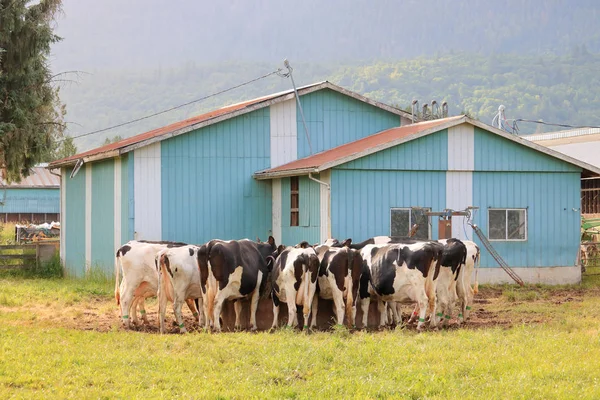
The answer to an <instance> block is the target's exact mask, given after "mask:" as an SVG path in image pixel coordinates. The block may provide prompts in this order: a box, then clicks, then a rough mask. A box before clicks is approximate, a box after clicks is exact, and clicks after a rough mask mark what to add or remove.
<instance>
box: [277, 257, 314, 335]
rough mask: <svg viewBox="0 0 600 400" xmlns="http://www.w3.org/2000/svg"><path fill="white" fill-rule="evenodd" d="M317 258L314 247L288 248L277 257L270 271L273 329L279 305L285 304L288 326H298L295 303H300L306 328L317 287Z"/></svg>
mask: <svg viewBox="0 0 600 400" xmlns="http://www.w3.org/2000/svg"><path fill="white" fill-rule="evenodd" d="M318 272H319V259H318V257H317V253H316V252H315V249H313V248H312V247H307V248H300V249H299V248H294V247H288V248H286V249H285V250H283V252H282V253H281V254H280V255H279V257H277V260H276V261H275V266H274V267H273V271H272V275H271V276H272V286H273V288H272V296H273V325H272V328H273V329H274V328H277V323H278V319H279V304H280V302H285V303H286V304H287V307H288V326H290V327H296V326H297V325H298V315H297V313H296V305H299V306H302V312H303V314H304V327H305V328H307V327H308V320H309V318H310V309H311V305H312V301H313V297H314V295H315V291H316V289H317V274H318Z"/></svg>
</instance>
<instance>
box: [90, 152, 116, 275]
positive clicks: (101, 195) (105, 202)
mask: <svg viewBox="0 0 600 400" xmlns="http://www.w3.org/2000/svg"><path fill="white" fill-rule="evenodd" d="M91 165H92V219H91V221H87V223H91V233H92V257H91V260H90V261H91V267H95V268H99V269H101V270H102V271H104V272H105V273H106V274H111V273H112V272H113V270H114V263H115V257H114V256H115V255H114V251H115V249H114V234H115V229H114V211H115V204H114V202H115V186H114V182H115V181H114V173H115V171H114V159H112V158H111V159H109V160H105V161H99V162H95V163H92V164H91Z"/></svg>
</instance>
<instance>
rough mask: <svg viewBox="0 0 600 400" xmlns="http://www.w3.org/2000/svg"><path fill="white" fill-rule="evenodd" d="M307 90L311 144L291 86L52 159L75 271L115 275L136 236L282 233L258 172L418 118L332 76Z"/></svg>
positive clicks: (268, 187) (66, 259) (67, 259)
mask: <svg viewBox="0 0 600 400" xmlns="http://www.w3.org/2000/svg"><path fill="white" fill-rule="evenodd" d="M298 94H299V97H300V99H301V104H302V109H303V111H304V116H305V121H306V125H307V127H308V131H309V132H310V142H309V141H308V140H307V138H306V135H305V131H304V127H303V122H302V118H301V113H300V112H299V110H298V104H297V102H296V99H295V95H294V92H293V91H291V90H290V91H286V92H281V93H276V94H272V95H269V96H265V97H261V98H258V99H253V100H249V101H246V102H243V103H239V104H234V105H230V106H227V107H224V108H221V109H218V110H215V111H212V112H209V113H206V114H203V115H200V116H197V117H194V118H191V119H188V120H185V121H181V122H178V123H175V124H172V125H169V126H165V127H162V128H159V129H156V130H153V131H150V132H146V133H143V134H140V135H137V136H133V137H130V138H128V139H124V140H121V141H119V142H116V143H112V144H109V145H106V146H102V147H99V148H96V149H93V150H90V151H87V152H84V153H81V154H77V155H75V156H72V157H69V158H66V159H63V160H58V161H55V162H53V163H51V164H50V166H49V168H53V169H60V171H61V172H60V174H61V211H62V215H63V217H62V230H61V249H60V253H61V258H62V260H63V263H64V265H65V267H66V269H67V272H68V273H69V274H71V275H75V276H81V275H84V274H85V273H86V271H88V270H89V269H90V268H100V269H102V270H104V271H105V272H106V273H110V274H112V272H113V268H114V255H115V251H116V248H117V247H118V246H120V245H121V244H122V243H124V242H126V241H127V240H130V239H134V238H136V239H148V240H176V241H184V242H188V243H202V242H206V241H208V240H210V239H213V238H223V239H232V238H245V237H247V238H252V239H255V238H256V237H260V238H261V239H263V240H265V239H266V237H267V236H268V235H270V234H272V233H274V232H273V231H272V225H273V222H272V201H273V200H272V198H273V187H272V183H271V181H270V180H256V179H253V174H254V173H255V172H257V171H261V170H264V169H267V168H271V167H276V166H278V165H281V164H285V163H287V162H289V161H292V160H295V159H298V158H302V157H305V156H308V155H310V154H311V152H312V153H317V152H321V151H324V150H327V149H330V148H333V147H336V146H339V145H342V144H344V143H348V142H352V141H355V140H357V139H360V138H362V137H366V136H368V135H371V134H374V133H376V132H380V131H382V130H385V129H388V128H392V127H397V126H402V125H405V124H408V123H410V122H411V116H410V114H408V113H406V112H404V111H402V110H399V109H397V108H394V107H391V106H388V105H385V104H382V103H379V102H376V101H373V100H371V99H368V98H366V97H364V96H362V95H359V94H357V93H354V92H351V91H349V90H346V89H344V88H342V87H339V86H337V85H334V84H332V83H330V82H320V83H316V84H312V85H308V86H305V87H301V88H299V89H298ZM302 185H304V180H302ZM275 192H276V193H279V190H278V188H275ZM305 215H306V214H305ZM301 222H302V223H303V224H305V223H307V222H306V221H305V220H302V221H301ZM308 223H309V224H310V225H311V226H318V225H319V220H318V219H316V217H314V218H313V219H312V220H311V221H310V222H308ZM276 239H277V241H278V243H280V242H281V239H282V238H281V237H277V236H276ZM283 239H290V238H289V237H285V238H283ZM287 243H292V242H290V241H288V242H287Z"/></svg>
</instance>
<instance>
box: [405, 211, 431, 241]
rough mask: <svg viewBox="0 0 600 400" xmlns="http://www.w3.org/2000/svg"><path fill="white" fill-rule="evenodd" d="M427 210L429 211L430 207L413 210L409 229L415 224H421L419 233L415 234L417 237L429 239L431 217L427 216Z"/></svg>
mask: <svg viewBox="0 0 600 400" xmlns="http://www.w3.org/2000/svg"><path fill="white" fill-rule="evenodd" d="M427 211H429V209H422V210H411V221H410V227H409V230H410V229H411V228H412V226H413V225H414V224H417V225H419V228H418V229H417V233H416V234H415V236H414V238H415V239H429V218H428V217H427V215H425V213H426V212H427ZM407 233H408V231H407ZM405 235H406V234H405Z"/></svg>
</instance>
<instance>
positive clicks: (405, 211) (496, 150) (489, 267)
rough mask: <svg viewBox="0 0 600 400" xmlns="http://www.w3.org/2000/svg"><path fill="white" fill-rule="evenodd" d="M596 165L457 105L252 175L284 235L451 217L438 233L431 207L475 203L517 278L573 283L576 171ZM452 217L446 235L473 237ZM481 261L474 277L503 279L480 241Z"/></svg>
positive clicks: (430, 233) (309, 236) (588, 171)
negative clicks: (452, 112)
mask: <svg viewBox="0 0 600 400" xmlns="http://www.w3.org/2000/svg"><path fill="white" fill-rule="evenodd" d="M599 173H600V170H599V169H598V168H596V167H594V166H592V165H589V164H586V163H584V162H582V161H579V160H577V159H574V158H571V157H569V156H566V155H564V154H562V153H558V152H556V151H553V150H551V149H548V148H546V147H544V146H540V145H537V144H535V143H533V142H531V141H528V140H524V139H523V138H520V137H518V136H515V135H511V134H507V133H506V132H504V131H501V130H498V129H496V128H493V127H491V126H488V125H485V124H483V123H481V122H479V121H475V120H473V119H470V118H468V117H466V116H457V117H451V118H445V119H439V120H434V121H427V122H421V123H416V124H411V125H406V126H400V127H394V128H390V129H388V130H385V131H382V132H380V133H377V134H374V135H370V136H368V137H364V138H362V139H359V140H356V141H354V142H350V143H346V144H344V145H341V146H338V147H335V148H332V149H329V150H327V151H323V152H321V153H319V154H314V155H312V156H308V157H304V158H301V159H298V160H295V161H292V162H289V163H287V164H284V165H281V166H278V167H275V168H269V169H266V170H264V171H259V172H257V173H255V174H254V177H255V178H256V179H258V180H271V181H272V187H273V207H272V209H273V232H275V233H276V237H277V236H278V235H280V236H281V237H282V238H283V241H284V242H289V243H295V242H297V241H298V240H299V239H301V238H303V239H306V240H309V241H315V242H316V241H319V240H323V238H327V237H337V238H347V237H351V238H352V239H353V241H354V242H357V241H362V240H365V239H367V238H369V237H372V236H377V235H402V236H405V235H407V234H408V232H409V230H410V229H411V227H412V226H413V225H414V224H417V225H418V226H419V229H418V231H417V236H418V237H421V238H433V239H437V238H438V237H440V236H441V237H443V236H446V232H445V230H446V229H447V228H446V225H447V224H448V223H446V225H442V228H443V230H444V232H439V229H440V224H439V223H438V221H437V219H436V218H439V217H432V216H430V215H427V212H442V213H443V212H445V211H446V212H447V210H465V209H467V208H468V207H472V206H474V207H477V208H478V209H473V210H472V212H471V218H472V221H473V222H474V223H475V224H476V225H477V226H479V228H480V229H481V230H482V232H483V233H485V235H486V237H487V238H489V242H490V243H491V244H492V245H493V247H494V249H495V250H496V251H497V252H498V253H499V254H500V255H501V256H502V258H503V259H504V260H505V261H506V262H507V263H508V265H509V266H511V267H512V268H513V270H514V271H515V272H516V273H517V274H518V275H519V276H520V277H521V278H522V279H523V280H525V281H528V282H543V283H576V282H579V281H580V279H581V271H580V268H579V266H576V261H577V256H578V251H579V240H580V222H581V220H580V218H581V214H580V211H581V203H580V197H579V193H580V192H579V189H580V188H579V186H580V181H581V178H582V177H583V178H587V177H593V176H598V174H599ZM298 204H299V206H297V205H298ZM447 216H448V215H447ZM448 218H451V223H450V225H451V228H450V229H451V235H452V236H453V237H459V238H463V239H471V240H472V239H473V236H474V235H473V231H472V229H471V227H470V226H468V225H467V223H466V222H467V221H466V218H467V217H465V216H448ZM314 221H316V222H314ZM475 239H476V240H475V241H476V242H478V244H479V245H480V247H482V246H481V243H480V241H479V239H477V238H475ZM481 267H482V269H481V272H480V273H479V281H480V282H507V281H510V278H509V277H508V275H506V274H505V273H504V271H503V270H502V269H500V268H497V267H498V264H497V262H496V261H495V260H494V259H493V258H492V257H491V256H490V254H489V253H488V252H486V251H485V250H482V257H481Z"/></svg>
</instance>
